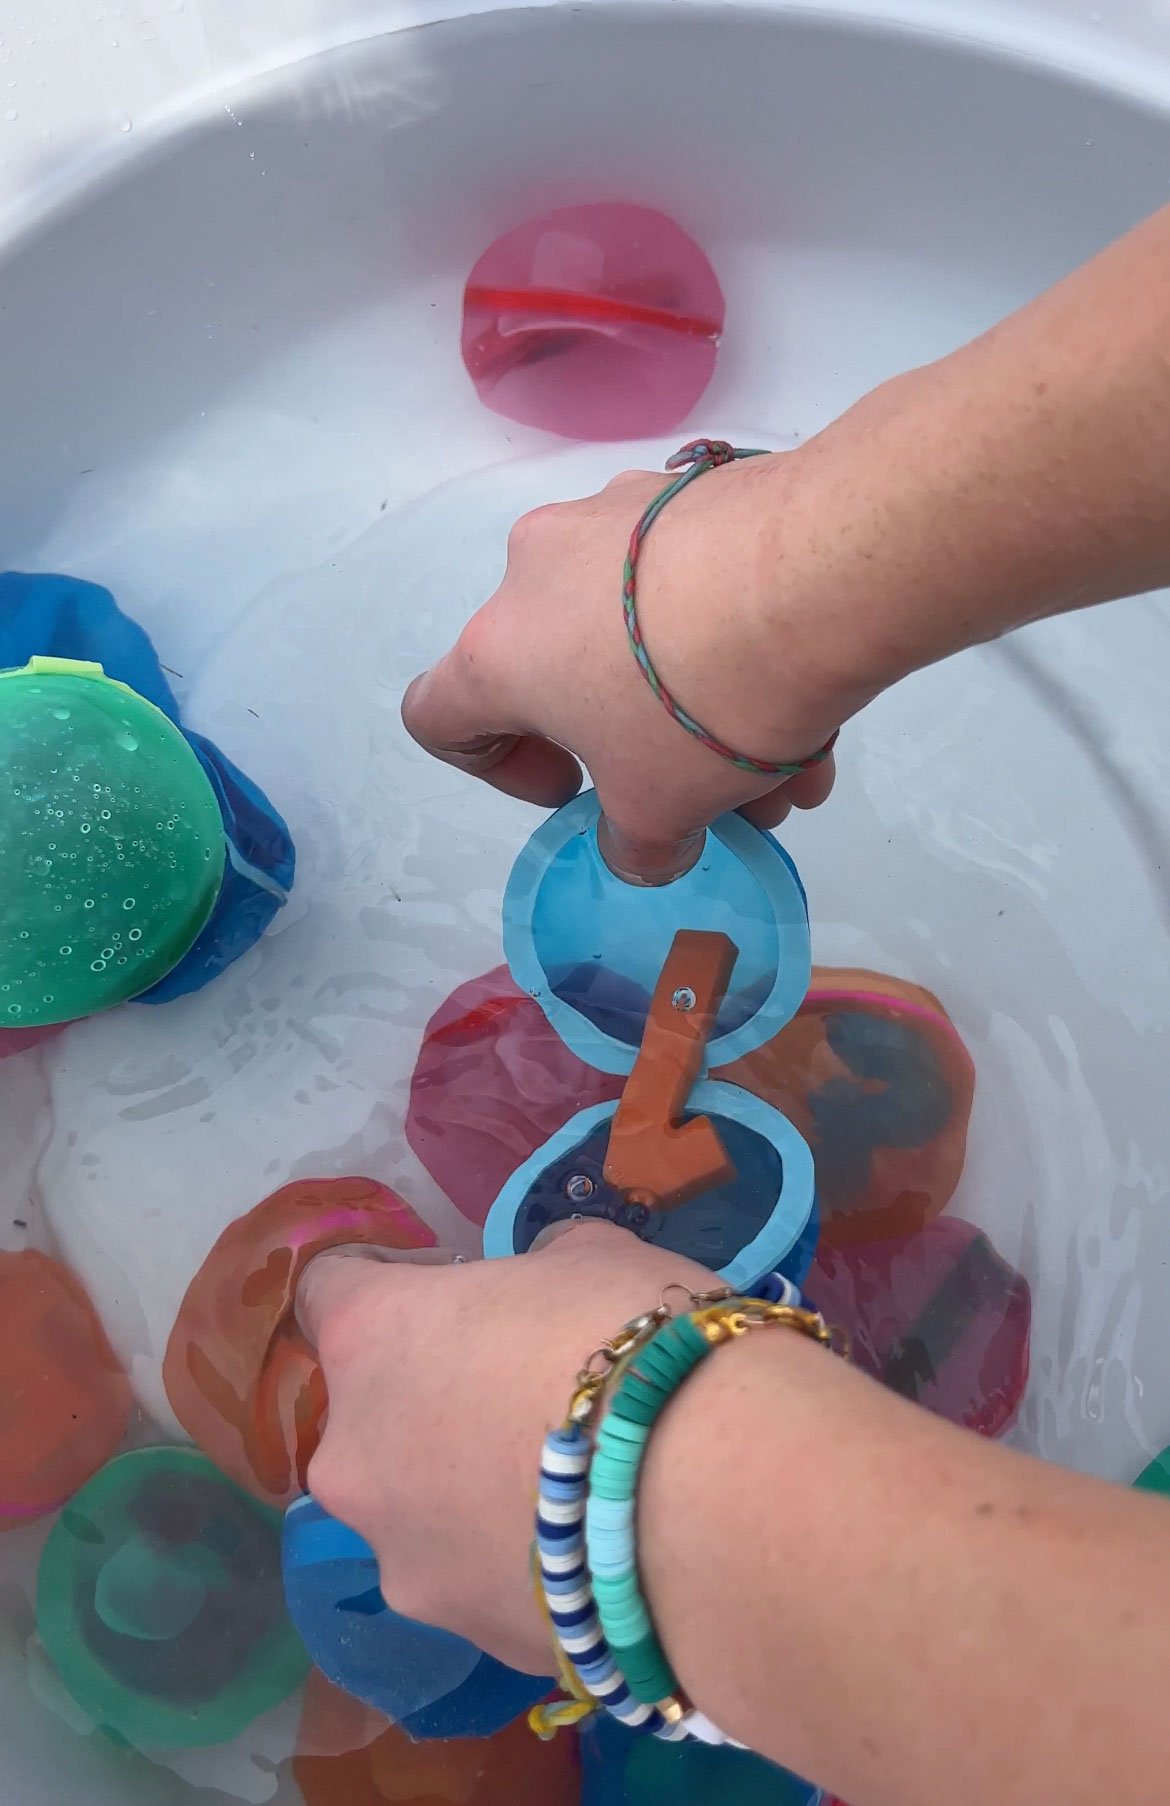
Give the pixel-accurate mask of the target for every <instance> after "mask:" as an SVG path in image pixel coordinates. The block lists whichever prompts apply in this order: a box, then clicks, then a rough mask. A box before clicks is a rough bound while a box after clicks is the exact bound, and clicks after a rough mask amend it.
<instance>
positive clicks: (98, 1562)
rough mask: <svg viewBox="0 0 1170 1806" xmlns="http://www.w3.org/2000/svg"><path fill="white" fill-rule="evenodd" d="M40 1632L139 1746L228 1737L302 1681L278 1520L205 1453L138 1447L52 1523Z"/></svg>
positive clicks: (90, 1704)
mask: <svg viewBox="0 0 1170 1806" xmlns="http://www.w3.org/2000/svg"><path fill="white" fill-rule="evenodd" d="M37 1632H38V1635H39V1636H40V1639H41V1642H42V1643H43V1645H44V1647H45V1649H46V1651H47V1653H48V1655H49V1658H50V1660H51V1661H52V1663H53V1666H54V1668H55V1669H56V1671H57V1674H58V1676H59V1677H60V1679H61V1682H62V1684H63V1685H64V1686H65V1688H66V1690H67V1691H68V1692H69V1693H70V1694H71V1695H72V1697H73V1698H74V1700H76V1702H77V1704H78V1705H79V1706H80V1707H81V1709H82V1710H83V1711H84V1712H86V1713H87V1714H88V1715H89V1716H90V1717H91V1718H92V1719H93V1720H94V1721H95V1723H96V1724H97V1725H98V1726H99V1728H101V1729H103V1730H106V1731H110V1732H113V1733H115V1734H116V1735H117V1736H119V1737H121V1738H124V1739H125V1740H126V1741H127V1742H129V1743H131V1744H133V1745H134V1746H135V1747H136V1748H151V1747H156V1746H163V1747H169V1748H190V1747H195V1746H197V1745H204V1744H213V1743H225V1742H227V1741H228V1740H229V1739H230V1738H232V1737H234V1736H236V1735H237V1733H238V1732H239V1731H241V1730H243V1728H244V1726H245V1725H247V1724H250V1723H251V1721H252V1720H253V1719H254V1718H258V1717H259V1716H260V1714H261V1713H262V1712H266V1711H268V1710H269V1709H270V1708H271V1707H273V1706H275V1705H278V1704H279V1702H280V1701H281V1700H282V1699H285V1698H287V1697H288V1695H289V1694H290V1693H292V1692H293V1690H294V1689H295V1688H296V1687H298V1686H299V1685H300V1683H301V1682H302V1681H303V1679H304V1677H305V1674H306V1672H307V1670H308V1666H309V1664H308V1659H307V1657H306V1656H305V1653H304V1651H303V1649H302V1648H301V1645H300V1641H299V1639H298V1637H297V1635H296V1633H295V1631H294V1630H293V1627H292V1625H291V1624H290V1622H289V1618H288V1614H287V1612H286V1610H285V1605H284V1593H283V1587H282V1585H281V1577H280V1542H279V1518H278V1516H277V1514H276V1513H275V1512H273V1511H270V1510H269V1509H268V1508H267V1507H266V1506H263V1505H260V1504H258V1503H257V1501H256V1500H255V1499H251V1498H249V1497H248V1495H247V1494H246V1493H244V1492H241V1490H240V1489H239V1487H237V1486H233V1485H232V1484H231V1482H230V1481H228V1480H226V1479H225V1478H224V1476H223V1475H222V1474H220V1473H218V1472H217V1470H216V1469H215V1468H214V1467H213V1466H212V1464H211V1462H210V1461H208V1460H206V1459H205V1458H204V1457H203V1456H202V1455H201V1454H199V1453H198V1452H197V1451H196V1450H195V1449H186V1448H154V1449H135V1450H133V1451H132V1452H131V1453H130V1454H127V1455H121V1456H119V1457H118V1459H117V1460H116V1461H112V1462H111V1463H110V1464H109V1466H108V1467H104V1468H103V1469H102V1471H101V1472H100V1473H99V1474H98V1475H96V1476H95V1478H94V1479H92V1480H91V1481H90V1482H89V1484H88V1486H86V1487H85V1489H84V1490H83V1491H82V1492H81V1493H79V1494H78V1496H77V1498H76V1499H75V1500H74V1501H73V1502H72V1504H71V1505H70V1506H68V1507H67V1508H66V1510H65V1511H64V1512H63V1513H62V1515H61V1517H60V1519H59V1520H58V1522H57V1523H56V1524H55V1525H54V1527H53V1529H52V1531H51V1532H50V1533H49V1539H48V1541H47V1543H46V1544H45V1548H44V1553H43V1555H42V1557H41V1565H40V1571H39V1574H38V1576H37Z"/></svg>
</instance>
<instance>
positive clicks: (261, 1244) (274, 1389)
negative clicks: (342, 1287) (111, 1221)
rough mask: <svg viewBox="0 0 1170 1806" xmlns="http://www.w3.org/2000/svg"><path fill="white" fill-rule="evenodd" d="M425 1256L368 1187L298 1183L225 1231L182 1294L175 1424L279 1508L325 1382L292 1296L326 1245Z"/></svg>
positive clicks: (359, 1182)
mask: <svg viewBox="0 0 1170 1806" xmlns="http://www.w3.org/2000/svg"><path fill="white" fill-rule="evenodd" d="M354 1245H356V1246H368V1247H373V1248H383V1249H398V1250H406V1249H417V1248H433V1247H434V1245H435V1238H434V1236H433V1235H432V1233H431V1231H430V1230H429V1229H428V1228H427V1227H426V1225H425V1224H424V1223H422V1222H421V1221H420V1220H419V1218H418V1217H416V1216H415V1214H414V1212H413V1211H412V1210H410V1209H409V1208H408V1207H407V1205H405V1204H404V1203H403V1202H402V1200H401V1198H399V1197H398V1196H397V1194H396V1193H394V1192H392V1191H391V1190H390V1189H389V1187H388V1186H385V1185H379V1184H378V1183H377V1182H376V1181H375V1180H373V1179H299V1180H296V1181H295V1182H294V1183H293V1184H291V1185H285V1186H282V1187H281V1189H280V1190H279V1191H277V1192H274V1193H273V1194H272V1196H271V1197H270V1198H266V1199H265V1200H264V1202H263V1203H262V1204H258V1205H257V1206H256V1208H255V1209H254V1210H251V1211H249V1212H248V1214H247V1215H246V1216H243V1217H239V1218H237V1220H236V1221H235V1222H233V1223H230V1224H229V1225H228V1227H227V1228H226V1229H225V1230H224V1232H223V1234H222V1235H221V1236H220V1238H219V1240H218V1241H217V1242H216V1244H215V1246H214V1247H213V1248H212V1250H211V1252H210V1254H209V1255H208V1256H207V1259H206V1260H205V1261H204V1263H203V1265H202V1267H201V1268H200V1269H199V1271H198V1273H197V1274H196V1275H195V1277H194V1279H193V1280H192V1281H191V1284H190V1285H189V1286H188V1288H187V1292H186V1295H185V1297H184V1299H183V1302H182V1304H181V1305H180V1307H179V1314H178V1316H177V1318H176V1319H175V1325H174V1328H173V1330H172V1331H171V1335H170V1339H169V1341H168V1343H167V1352H166V1357H165V1359H164V1361H163V1384H164V1386H165V1387H166V1393H167V1397H168V1399H169V1400H170V1403H171V1408H172V1410H173V1411H174V1413H175V1415H176V1417H177V1418H178V1419H179V1422H180V1423H181V1424H182V1425H183V1428H184V1429H185V1430H186V1431H187V1433H188V1435H190V1436H191V1437H193V1438H194V1440H195V1441H196V1442H197V1443H198V1444H199V1446H200V1448H201V1449H203V1450H204V1452H205V1453H206V1454H208V1455H210V1456H211V1458H212V1460H213V1461H214V1462H216V1464H217V1465H218V1466H219V1467H221V1468H222V1469H223V1471H224V1472H225V1473H226V1474H229V1475H230V1476H231V1477H232V1479H233V1480H235V1481H236V1482H237V1483H238V1484H239V1485H240V1486H243V1487H246V1488H247V1490H248V1491H249V1492H252V1493H255V1494H256V1496H257V1497H258V1498H261V1499H265V1500H267V1501H268V1502H269V1503H270V1504H276V1505H288V1504H289V1503H290V1502H291V1501H292V1500H293V1499H294V1498H297V1497H299V1496H300V1494H301V1493H302V1492H303V1491H304V1488H305V1475H306V1472H307V1469H308V1465H309V1462H310V1461H311V1460H312V1458H313V1455H314V1454H315V1453H316V1449H317V1444H318V1442H319V1440H320V1435H321V1426H322V1421H323V1418H324V1414H325V1406H326V1397H325V1382H324V1380H323V1378H322V1376H321V1369H320V1367H319V1365H318V1363H317V1356H316V1353H315V1351H314V1350H313V1348H312V1347H311V1346H310V1344H309V1343H308V1341H307V1340H306V1339H305V1337H304V1335H303V1334H302V1333H301V1330H300V1327H299V1325H298V1323H297V1317H296V1294H297V1286H298V1284H299V1283H300V1279H301V1276H302V1274H303V1273H304V1271H305V1268H306V1267H307V1266H308V1264H309V1262H310V1261H311V1260H312V1259H313V1258H314V1257H315V1256H316V1255H318V1254H322V1253H324V1251H325V1250H326V1249H327V1248H337V1247H342V1246H354Z"/></svg>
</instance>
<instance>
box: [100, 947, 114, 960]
mask: <svg viewBox="0 0 1170 1806" xmlns="http://www.w3.org/2000/svg"><path fill="white" fill-rule="evenodd" d="M113 957H114V949H113V948H112V947H103V948H102V958H103V959H113Z"/></svg>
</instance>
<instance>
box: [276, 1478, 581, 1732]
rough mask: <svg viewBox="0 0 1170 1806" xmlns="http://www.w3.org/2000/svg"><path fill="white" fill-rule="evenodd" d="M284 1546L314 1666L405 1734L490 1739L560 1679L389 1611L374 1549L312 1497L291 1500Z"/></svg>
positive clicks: (287, 1578) (296, 1611) (293, 1599)
mask: <svg viewBox="0 0 1170 1806" xmlns="http://www.w3.org/2000/svg"><path fill="white" fill-rule="evenodd" d="M283 1551H284V1553H283V1565H284V1584H285V1596H286V1598H287V1600H288V1607H289V1611H290V1613H291V1614H292V1619H293V1622H294V1624H295V1625H296V1627H297V1630H298V1631H299V1632H300V1635H301V1638H302V1640H303V1642H304V1644H305V1647H306V1649H307V1650H308V1651H309V1654H310V1655H311V1656H312V1658H313V1661H314V1663H315V1664H316V1666H317V1667H318V1668H319V1669H320V1670H321V1672H322V1674H324V1675H326V1676H327V1677H328V1679H329V1680H331V1681H332V1682H333V1683H334V1685H335V1686H338V1687H341V1688H343V1689H344V1691H345V1692H346V1693H350V1694H353V1695H354V1696H355V1698H357V1699H360V1700H362V1701H364V1702H365V1704H366V1705H368V1706H372V1707H374V1708H375V1709H376V1710H377V1711H379V1712H384V1713H385V1714H386V1716H387V1717H388V1718H392V1719H393V1720H394V1722H395V1723H396V1724H398V1725H400V1726H401V1727H402V1729H403V1731H405V1732H406V1733H407V1734H408V1735H409V1736H411V1737H419V1738H447V1737H475V1738H480V1737H490V1736H492V1735H493V1734H494V1733H495V1732H497V1731H499V1730H501V1729H502V1728H503V1727H504V1726H505V1725H507V1724H511V1723H512V1721H513V1720H514V1719H516V1718H518V1717H520V1716H521V1715H522V1714H523V1713H525V1712H527V1710H528V1709H529V1707H530V1706H534V1705H536V1703H537V1701H538V1700H541V1699H544V1698H546V1697H547V1695H548V1694H549V1693H551V1692H552V1690H553V1688H554V1687H555V1685H556V1682H555V1680H553V1679H551V1678H549V1679H546V1680H541V1679H539V1678H537V1679H534V1678H533V1676H532V1675H530V1674H520V1673H518V1672H517V1671H516V1670H515V1669H512V1668H506V1667H504V1665H503V1663H501V1662H497V1661H495V1660H494V1659H493V1658H492V1657H491V1656H487V1655H484V1654H483V1652H482V1650H479V1649H477V1648H476V1647H475V1645H474V1644H472V1643H468V1642H466V1641H465V1640H464V1639H463V1638H462V1637H455V1636H452V1635H451V1633H450V1632H449V1631H445V1630H436V1629H434V1628H433V1626H431V1625H429V1624H417V1623H415V1622H414V1621H413V1620H412V1619H410V1618H404V1617H402V1616H401V1614H400V1613H398V1612H394V1611H391V1610H390V1607H389V1606H388V1605H387V1604H386V1601H385V1599H384V1598H383V1596H382V1590H381V1586H380V1584H379V1579H378V1562H377V1557H376V1556H375V1554H374V1551H373V1550H372V1549H371V1548H370V1546H369V1544H368V1543H367V1542H366V1541H365V1540H364V1539H363V1538H362V1537H360V1536H359V1535H358V1534H357V1532H356V1531H355V1530H351V1529H349V1527H348V1526H347V1525H345V1524H341V1523H339V1522H338V1520H337V1519H336V1518H333V1517H330V1516H329V1515H328V1513H327V1512H325V1511H323V1510H322V1509H321V1507H320V1506H319V1505H318V1504H317V1502H316V1500H314V1499H312V1498H304V1499H300V1500H298V1501H297V1503H296V1504H294V1505H291V1506H290V1507H289V1509H288V1512H287V1514H286V1516H285V1521H284V1539H283Z"/></svg>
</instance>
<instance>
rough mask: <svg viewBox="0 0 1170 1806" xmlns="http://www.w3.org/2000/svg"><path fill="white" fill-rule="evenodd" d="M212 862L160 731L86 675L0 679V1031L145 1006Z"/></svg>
mask: <svg viewBox="0 0 1170 1806" xmlns="http://www.w3.org/2000/svg"><path fill="white" fill-rule="evenodd" d="M225 851H226V843H225V838H224V828H223V816H222V814H221V812H220V808H219V804H218V802H217V800H216V796H215V792H214V790H213V789H212V786H211V783H210V780H209V779H208V777H207V774H206V772H205V771H204V770H203V767H202V766H201V765H200V763H199V760H198V758H197V757H196V755H195V753H194V751H193V750H192V748H191V746H190V745H189V743H188V742H187V740H186V739H185V738H184V737H183V735H182V734H181V733H180V731H179V729H178V728H177V727H176V726H175V725H174V723H173V722H171V721H169V720H168V719H167V717H166V716H165V715H164V714H163V713H162V712H161V710H159V709H156V708H155V707H154V705H153V703H150V702H147V701H146V699H145V698H144V697H142V696H139V695H138V694H137V692H136V691H134V690H130V689H127V687H126V686H125V685H124V684H120V683H116V682H114V680H113V679H112V678H108V677H107V676H106V675H105V673H104V671H103V670H102V668H101V666H100V665H85V664H79V663H77V662H75V661H73V660H69V659H49V658H37V659H33V660H32V661H31V663H30V664H28V665H26V666H24V667H22V668H21V669H20V670H18V671H5V672H0V1029H3V1028H31V1027H38V1026H42V1025H46V1024H49V1023H54V1022H71V1021H74V1020H75V1019H76V1018H78V1017H80V1016H92V1015H95V1014H96V1013H97V1012H98V1011H100V1010H107V1009H111V1008H112V1007H113V1006H114V1005H115V1004H118V1003H124V1002H125V1001H126V1000H127V998H130V997H136V996H138V995H139V994H140V993H141V992H142V991H146V990H149V989H150V987H151V985H153V984H157V983H158V981H159V980H160V979H161V978H164V977H165V976H166V974H167V973H168V972H170V971H172V970H173V969H174V967H175V966H177V965H178V963H179V961H180V960H181V959H182V958H183V955H184V954H185V953H187V952H188V951H189V949H190V948H191V947H192V945H193V944H194V942H195V940H196V939H197V938H198V936H199V934H200V932H201V931H202V929H203V928H204V926H205V925H206V923H207V920H208V918H209V916H210V915H211V912H212V910H213V909H214V907H215V902H216V898H217V897H218V895H219V890H220V886H221V884H222V881H223V867H224V858H225Z"/></svg>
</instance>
